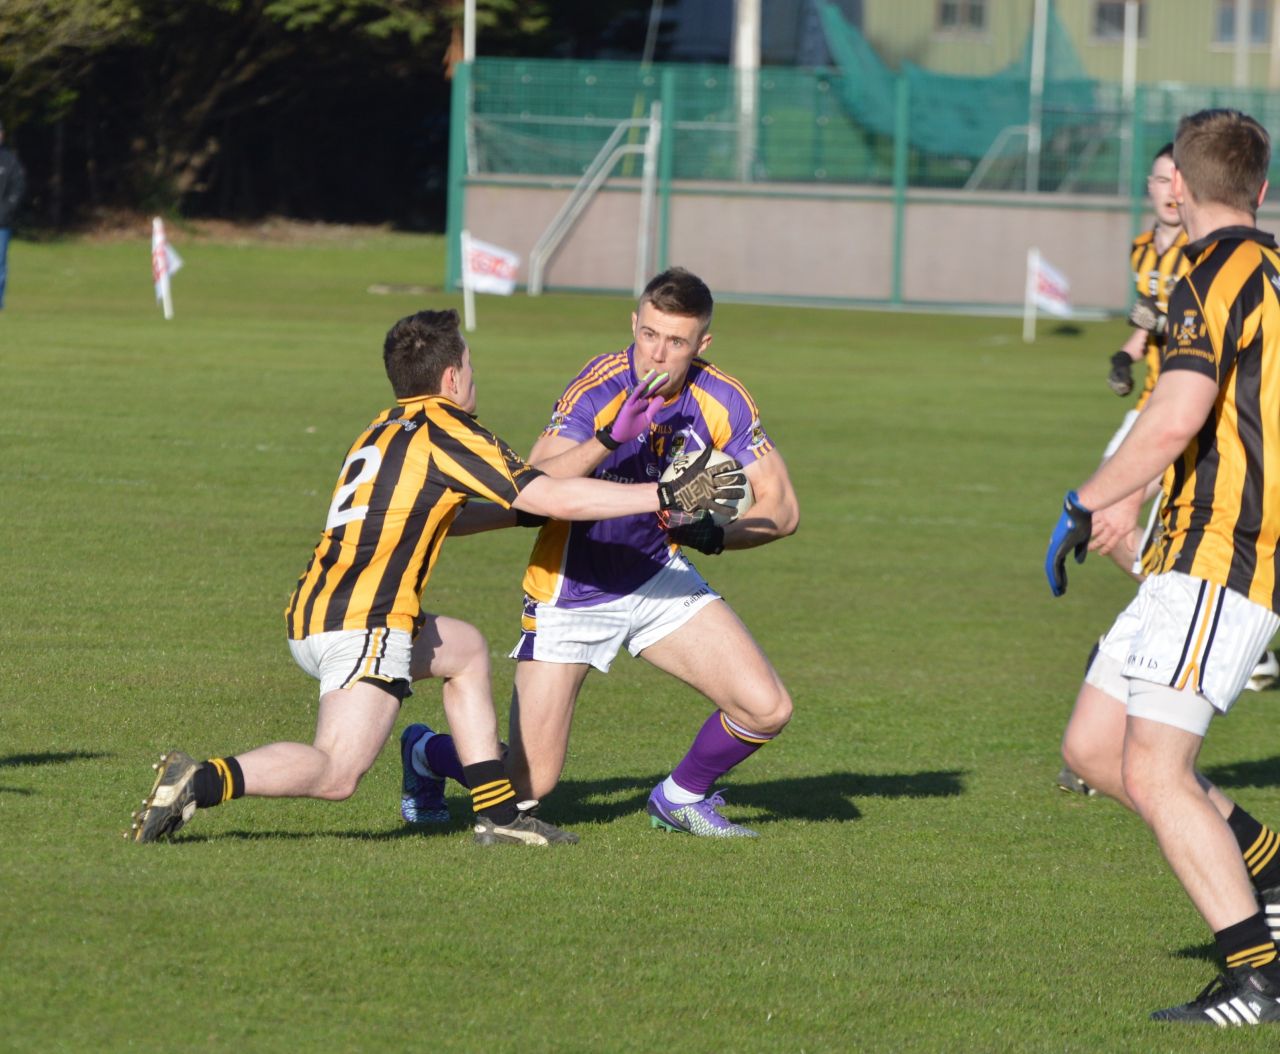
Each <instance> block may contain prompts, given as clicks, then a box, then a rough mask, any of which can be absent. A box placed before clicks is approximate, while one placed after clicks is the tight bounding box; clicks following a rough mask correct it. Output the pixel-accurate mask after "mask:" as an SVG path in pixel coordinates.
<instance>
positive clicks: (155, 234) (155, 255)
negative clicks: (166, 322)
mask: <svg viewBox="0 0 1280 1054" xmlns="http://www.w3.org/2000/svg"><path fill="white" fill-rule="evenodd" d="M181 267H182V257H181V256H179V255H178V253H177V251H176V250H175V249H174V248H173V246H172V245H170V244H169V242H168V239H166V238H165V236H164V220H162V219H161V218H160V217H159V216H157V217H156V218H155V219H153V220H152V221H151V278H152V281H154V282H155V284H156V303H157V304H160V305H162V306H163V307H164V317H165V318H173V293H172V292H171V291H170V289H169V279H170V278H171V277H172V276H173V275H175V274H177V273H178V270H179V269H180V268H181Z"/></svg>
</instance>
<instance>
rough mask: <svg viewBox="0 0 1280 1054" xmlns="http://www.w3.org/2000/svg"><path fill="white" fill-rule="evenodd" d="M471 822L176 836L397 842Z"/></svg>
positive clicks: (181, 837) (182, 840)
mask: <svg viewBox="0 0 1280 1054" xmlns="http://www.w3.org/2000/svg"><path fill="white" fill-rule="evenodd" d="M469 826H470V825H469V824H464V823H458V822H457V821H456V820H455V822H453V823H436V824H423V825H421V826H419V827H411V826H409V824H404V825H402V826H400V827H389V828H387V829H386V830H385V831H219V832H218V833H217V834H194V833H193V834H188V833H187V832H186V830H183V831H182V832H181V833H180V834H178V835H177V836H176V837H175V838H174V840H173V844H175V845H196V844H198V843H203V842H225V841H227V840H234V841H239V842H298V841H314V840H318V839H321V838H341V839H343V840H345V841H352V842H394V841H398V840H399V839H401V838H439V837H442V836H444V835H457V834H461V833H463V832H465V831H467V830H468V829H469Z"/></svg>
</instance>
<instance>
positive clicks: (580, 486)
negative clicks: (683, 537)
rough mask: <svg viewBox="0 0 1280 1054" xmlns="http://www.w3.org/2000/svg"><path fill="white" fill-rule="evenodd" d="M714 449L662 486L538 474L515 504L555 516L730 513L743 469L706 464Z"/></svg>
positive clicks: (604, 517)
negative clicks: (678, 511) (713, 511)
mask: <svg viewBox="0 0 1280 1054" xmlns="http://www.w3.org/2000/svg"><path fill="white" fill-rule="evenodd" d="M710 453H711V448H710V447H708V448H707V450H706V452H705V453H704V454H703V455H702V456H701V457H699V458H697V459H696V460H695V461H694V462H693V464H691V465H690V466H689V467H688V468H687V469H685V471H684V472H682V473H681V474H680V475H679V476H678V477H677V478H676V479H674V480H671V481H669V482H664V483H658V484H653V483H614V482H612V481H611V480H603V479H585V478H578V477H574V478H571V479H561V478H557V477H555V476H539V477H538V478H537V479H535V480H532V481H531V482H530V483H528V484H527V485H526V486H525V488H524V490H522V491H521V492H520V495H519V497H518V498H517V499H516V500H515V502H514V503H513V504H514V507H515V508H516V509H519V510H521V511H523V512H527V513H533V514H534V515H537V516H552V517H554V518H555V519H557V520H608V519H613V518H615V517H618V516H636V515H639V514H641V513H646V512H661V511H663V510H669V509H679V510H681V511H682V512H691V513H696V512H699V511H702V510H706V511H710V510H712V509H714V510H716V511H724V512H727V511H728V510H729V509H730V508H731V507H732V503H733V502H734V501H736V500H738V499H739V498H741V497H742V495H743V493H744V491H743V486H742V484H743V479H744V477H743V475H742V468H741V466H740V465H739V464H738V463H737V462H736V461H727V462H724V463H723V464H720V465H715V466H714V467H711V468H708V467H707V459H708V458H709V457H710Z"/></svg>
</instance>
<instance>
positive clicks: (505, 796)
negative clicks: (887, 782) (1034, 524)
mask: <svg viewBox="0 0 1280 1054" xmlns="http://www.w3.org/2000/svg"><path fill="white" fill-rule="evenodd" d="M383 361H384V365H385V367H386V371H387V377H388V378H389V379H390V381H391V385H392V388H393V389H394V391H395V394H396V404H395V405H394V406H392V407H391V408H389V409H387V410H384V411H383V412H382V413H380V414H379V415H378V416H377V417H376V418H374V420H373V422H372V423H371V424H370V425H369V427H368V428H366V429H365V430H364V431H363V432H362V433H361V434H360V436H359V437H358V438H357V439H356V441H355V442H354V443H353V444H352V446H351V449H350V450H349V451H348V453H347V456H346V459H345V461H344V462H343V465H342V469H341V472H340V473H339V477H338V483H337V486H336V487H335V488H334V491H333V497H332V501H331V503H330V505H329V514H328V519H327V522H326V523H325V528H324V532H323V534H322V535H321V538H320V543H319V544H318V545H317V546H316V549H315V552H314V553H313V554H312V557H311V560H310V562H309V563H308V565H307V567H306V569H305V570H304V571H303V573H302V576H301V578H300V579H299V580H298V585H297V588H296V589H295V590H294V593H293V596H292V598H291V599H290V601H289V605H288V608H287V610H286V612H285V621H286V626H287V631H288V639H289V647H290V650H291V651H292V652H293V656H294V659H295V660H296V661H297V662H298V664H299V665H300V666H301V667H302V668H303V670H305V671H306V672H307V673H309V674H311V675H312V676H313V677H315V678H316V679H317V680H319V682H320V709H319V715H318V717H317V721H316V735H315V741H314V743H313V744H311V745H307V744H304V743H272V744H270V745H268V746H264V747H258V748H257V749H255V750H250V751H248V752H247V753H243V754H239V755H236V756H234V757H231V756H228V757H219V758H212V759H210V760H209V761H206V762H204V763H203V764H198V763H197V762H195V761H194V760H193V759H191V758H190V757H188V756H187V755H186V754H183V753H181V752H178V751H174V752H171V753H169V754H167V755H165V756H164V757H163V758H161V761H160V764H159V765H157V766H156V768H157V769H158V771H159V775H158V776H157V777H156V781H155V784H154V786H153V787H152V790H151V793H150V794H149V795H148V797H147V798H146V799H145V800H144V802H143V807H142V809H141V810H140V811H139V812H137V813H135V814H134V823H133V826H132V828H131V831H130V832H128V835H127V836H130V837H132V838H133V840H134V841H139V842H150V841H155V840H157V839H158V838H162V837H165V836H168V835H171V834H173V833H174V832H176V831H177V830H178V829H179V828H181V827H182V826H183V824H185V823H186V822H187V821H188V820H189V819H190V818H191V816H192V815H193V814H194V813H195V811H196V809H198V808H208V807H211V806H214V805H219V804H221V803H222V802H224V801H228V800H230V799H232V798H238V797H240V796H241V795H244V794H248V795H256V796H260V797H309V798H322V799H328V800H341V799H344V798H348V797H350V796H351V794H352V793H354V791H355V789H356V785H357V784H358V783H359V781H360V778H361V777H362V776H363V775H364V773H365V772H367V771H368V769H369V767H370V766H371V765H372V764H373V762H374V760H375V759H376V758H377V756H378V753H379V752H380V751H381V749H382V746H383V744H384V743H385V742H386V739H387V736H388V734H389V733H390V731H391V728H392V725H393V724H394V722H395V719H396V715H397V714H398V712H399V708H400V704H401V702H402V700H403V699H404V698H405V697H406V696H408V695H409V694H411V687H410V686H411V683H412V682H413V681H415V680H418V679H421V678H426V677H436V678H440V679H441V680H442V681H443V682H444V683H443V702H444V709H445V714H446V716H447V717H448V720H449V724H450V727H451V729H452V730H453V734H454V736H455V737H456V738H455V742H456V749H457V753H458V755H459V757H460V761H461V765H462V766H463V772H464V773H465V777H466V783H467V786H469V787H470V788H471V796H472V805H473V808H474V810H475V840H476V842H478V843H479V844H482V845H490V844H496V843H503V842H513V843H523V844H537V845H545V844H548V843H551V842H574V841H577V839H576V837H574V836H573V835H570V834H567V833H566V832H563V831H560V830H559V829H558V828H555V827H553V826H551V825H550V824H548V823H544V822H543V821H541V820H539V819H537V818H536V817H535V816H534V815H533V814H532V808H531V805H530V806H529V807H525V806H524V804H523V803H521V804H518V803H517V801H516V792H515V790H514V788H513V787H512V784H511V781H510V780H509V779H508V776H507V772H506V769H505V766H504V763H503V761H502V760H501V758H500V757H499V743H498V723H497V717H496V715H495V713H494V708H493V700H492V697H491V694H490V685H489V659H488V655H489V649H488V645H487V643H486V641H485V640H484V638H483V637H482V636H481V635H480V633H479V631H477V630H476V629H475V627H473V626H471V625H469V624H468V623H466V622H462V621H460V620H458V619H454V618H449V617H446V616H443V615H434V614H430V613H428V612H426V611H424V610H423V609H422V603H421V593H422V590H423V588H424V587H425V586H426V583H427V579H428V578H429V577H430V574H431V569H432V567H433V566H434V565H435V561H436V558H437V557H438V555H439V553H440V547H441V545H442V544H443V542H444V539H445V535H446V534H447V533H448V532H449V529H450V527H451V525H452V523H453V521H454V518H455V517H456V516H457V515H458V513H459V511H460V510H461V509H462V507H463V506H464V505H465V504H466V503H467V501H468V500H469V499H473V498H476V499H482V500H483V501H486V502H490V503H492V504H493V505H494V506H497V507H499V508H500V509H514V510H515V516H517V517H525V518H529V517H532V518H533V519H535V520H536V521H537V522H542V521H543V519H544V518H545V517H548V516H559V517H563V518H565V519H566V520H572V519H591V520H596V519H599V518H602V517H609V516H620V515H633V516H634V515H640V514H645V515H648V516H654V515H655V514H656V513H658V512H661V511H664V510H667V511H669V510H672V509H679V510H681V511H682V512H684V513H686V514H689V513H692V512H695V511H696V510H698V509H709V508H711V507H713V506H714V505H715V503H716V502H717V501H718V500H720V499H726V500H732V499H733V498H736V497H740V496H741V494H742V491H741V489H740V481H741V475H740V474H737V473H736V470H737V466H736V465H729V466H724V468H725V469H727V471H722V467H720V466H718V467H717V468H715V469H711V470H707V469H706V468H705V463H704V464H700V465H696V466H691V467H690V469H689V470H688V471H687V472H686V473H684V474H683V475H682V476H681V478H679V479H677V480H674V481H672V482H670V483H663V484H660V485H658V486H655V485H654V484H653V483H652V482H650V483H648V484H647V485H642V486H629V485H624V484H622V483H617V482H608V481H604V480H594V479H557V478H553V477H551V476H549V475H546V474H544V473H543V472H542V471H540V470H539V469H536V468H533V467H531V466H530V465H528V464H526V463H525V462H523V461H522V460H521V459H520V458H519V457H517V456H516V454H515V453H513V452H512V450H511V448H510V447H508V446H507V445H506V444H505V443H504V442H502V440H500V439H499V438H498V437H497V436H495V435H494V434H493V433H492V432H489V431H488V430H487V429H485V428H484V426H483V425H481V424H480V423H479V422H478V421H476V420H475V417H474V412H475V408H476V388H475V375H474V370H473V368H472V365H471V352H470V349H469V348H468V347H467V345H466V342H465V341H464V340H463V338H462V334H461V332H460V331H459V329H458V315H457V312H456V311H422V312H419V313H418V314H416V315H412V316H410V317H408V318H404V319H401V320H400V321H399V322H397V323H396V324H395V326H393V327H392V329H391V331H390V332H389V333H388V334H387V338H386V342H385V344H384V348H383ZM634 431H635V433H636V434H638V433H639V427H638V426H637V427H635V429H634ZM444 818H445V819H447V818H448V817H447V814H445V816H444Z"/></svg>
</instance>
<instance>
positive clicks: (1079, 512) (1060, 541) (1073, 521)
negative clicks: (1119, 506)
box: [1044, 490, 1093, 597]
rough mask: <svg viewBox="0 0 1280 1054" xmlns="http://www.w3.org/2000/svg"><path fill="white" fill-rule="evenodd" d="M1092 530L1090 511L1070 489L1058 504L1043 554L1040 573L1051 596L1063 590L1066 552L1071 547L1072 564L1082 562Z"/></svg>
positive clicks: (1065, 578) (1065, 582)
mask: <svg viewBox="0 0 1280 1054" xmlns="http://www.w3.org/2000/svg"><path fill="white" fill-rule="evenodd" d="M1092 533H1093V513H1092V512H1090V511H1089V510H1088V509H1086V508H1085V507H1084V506H1083V505H1081V504H1080V502H1079V501H1078V500H1077V498H1076V492H1075V491H1074V490H1069V491H1067V497H1066V499H1065V500H1064V501H1063V503H1062V515H1061V516H1059V517H1058V522H1057V524H1056V525H1055V526H1054V528H1053V534H1052V536H1051V537H1050V538H1049V551H1048V552H1047V553H1045V555H1044V573H1045V577H1046V578H1048V579H1049V588H1050V589H1051V590H1052V591H1053V595H1054V596H1055V597H1060V596H1062V594H1063V593H1065V592H1066V591H1067V553H1068V552H1069V551H1070V550H1072V549H1074V550H1075V556H1076V563H1078V564H1082V563H1084V558H1085V554H1086V553H1087V552H1088V551H1089V536H1090V535H1091V534H1092Z"/></svg>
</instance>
